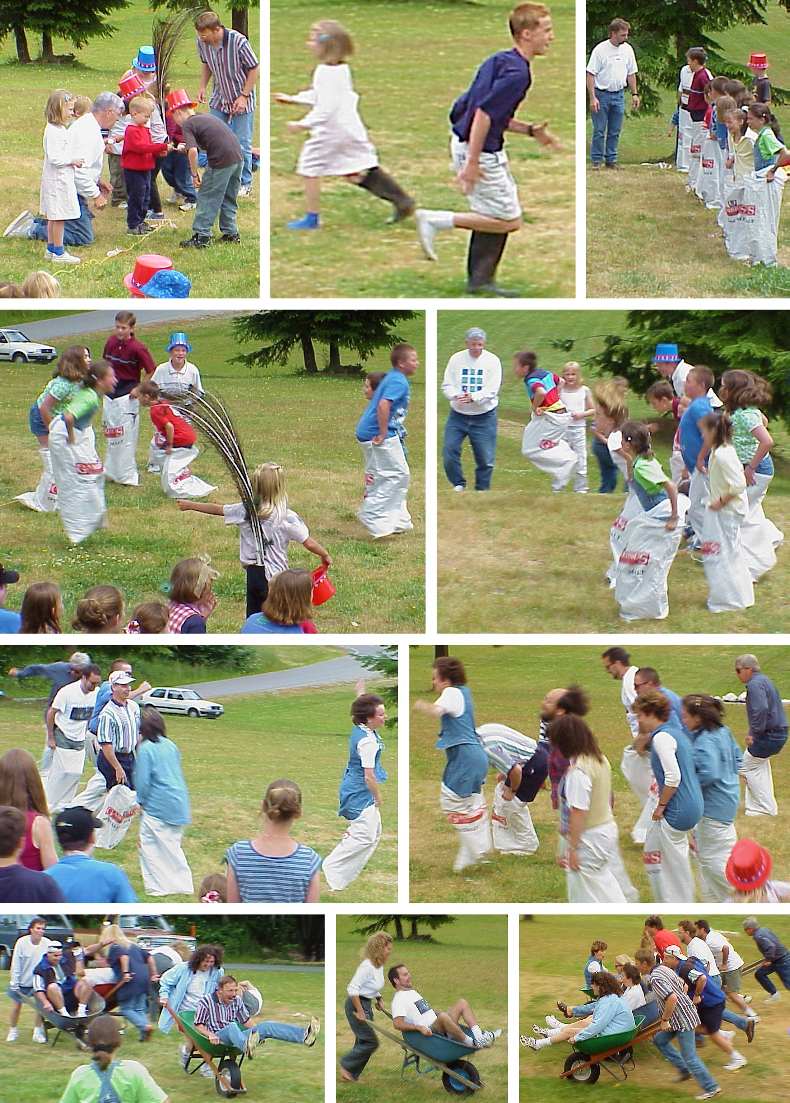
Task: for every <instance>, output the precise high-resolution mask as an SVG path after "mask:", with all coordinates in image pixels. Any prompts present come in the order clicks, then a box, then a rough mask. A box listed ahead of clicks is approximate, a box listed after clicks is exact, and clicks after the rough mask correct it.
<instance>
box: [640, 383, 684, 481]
mask: <svg viewBox="0 0 790 1103" xmlns="http://www.w3.org/2000/svg"><path fill="white" fill-rule="evenodd" d="M645 398H646V400H647V402H648V403H649V405H651V406H652V407H653V409H654V410H655V411H656V413H657V414H661V415H662V416H664V415H666V414H672V419H673V421H674V424H675V433H674V436H673V438H672V455H671V456H670V458H669V473H670V475H671V476H672V479H673V481H674V482H675V483H676V484H677V483H679V482H681V481H682V480H683V479H684V478H688V472H687V471H686V469H685V467H684V466H683V457H682V456H681V454H680V442H679V438H678V429H679V427H680V415H681V413H682V409H683V407H682V405H681V403H682V399H680V398H678V396H677V395H676V394H675V390H674V388H673V386H672V384H671V383H669V382H667V380H666V379H659V380H658V381H657V382H656V383H651V384H650V386H649V387H648V388H647V390H646V391H645ZM648 428H649V429H650V431H651V432H655V431H656V429H657V426H656V425H650V426H648Z"/></svg>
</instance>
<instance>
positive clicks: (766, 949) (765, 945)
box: [743, 915, 790, 1003]
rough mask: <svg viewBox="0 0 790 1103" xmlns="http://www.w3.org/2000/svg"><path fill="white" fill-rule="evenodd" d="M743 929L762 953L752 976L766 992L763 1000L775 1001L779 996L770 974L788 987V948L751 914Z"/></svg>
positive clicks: (789, 983) (789, 962) (789, 970)
mask: <svg viewBox="0 0 790 1103" xmlns="http://www.w3.org/2000/svg"><path fill="white" fill-rule="evenodd" d="M743 929H744V930H745V931H746V933H747V934H748V935H751V937H752V938H753V939H754V941H755V942H756V943H757V949H758V950H759V951H760V953H761V954H762V955H763V960H762V963H761V964H760V966H759V968H757V969H756V970H755V972H754V978H755V980H756V981H757V983H758V984H760V985H762V987H763V988H764V989H765V990H766V992H767V993H768V998H767V999H766V1000H765V1002H766V1003H776V1002H777V1000H779V999H780V998H781V997H780V995H779V992H778V991H777V988H776V985H775V984H774V982H773V981H772V980H771V979H770V974H771V973H776V975H777V976H778V977H779V979H780V980H781V982H782V984H783V985H784V986H785V988H788V989H790V950H788V949H787V947H786V946H785V945H784V943H783V942H780V940H779V939H778V938H777V936H776V935H775V934H774V932H773V931H772V930H771V929H770V928H769V927H761V926H760V924H759V922H758V920H757V919H756V918H755V917H754V916H753V915H750V916H749V917H748V919H744V921H743Z"/></svg>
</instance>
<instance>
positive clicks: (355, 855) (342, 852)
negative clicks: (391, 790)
mask: <svg viewBox="0 0 790 1103" xmlns="http://www.w3.org/2000/svg"><path fill="white" fill-rule="evenodd" d="M380 841H381V814H380V812H379V810H378V808H377V807H376V805H375V804H369V805H368V807H367V808H365V809H364V811H362V812H360V814H359V815H358V816H357V818H356V819H355V820H350V821H349V824H348V827H347V828H346V830H345V833H344V835H343V838H342V839H341V840H340V842H339V843H338V844H337V846H336V847H335V849H334V850H333V851H332V853H331V854H328V855H327V857H326V858H324V861H323V863H322V865H321V868H322V869H323V871H324V877H325V878H326V883H327V884H328V885H329V887H330V889H332V891H333V892H340V891H341V890H342V889H344V888H347V887H348V886H349V885H350V884H351V882H352V881H354V880H356V878H357V877H359V875H360V873H361V872H362V870H363V869H364V868H365V866H366V865H367V864H368V862H369V861H370V859H371V858H372V857H373V854H374V852H375V850H376V847H377V846H378V845H379V842H380Z"/></svg>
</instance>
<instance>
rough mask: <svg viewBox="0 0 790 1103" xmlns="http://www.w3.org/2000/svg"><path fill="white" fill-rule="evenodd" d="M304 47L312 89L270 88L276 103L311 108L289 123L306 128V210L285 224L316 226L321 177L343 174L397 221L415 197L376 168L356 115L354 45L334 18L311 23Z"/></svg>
mask: <svg viewBox="0 0 790 1103" xmlns="http://www.w3.org/2000/svg"><path fill="white" fill-rule="evenodd" d="M307 48H308V49H309V50H310V51H311V52H312V53H313V54H314V55H315V57H316V59H317V60H318V65H317V66H316V68H315V71H314V73H313V85H312V88H308V89H307V90H305V91H304V92H298V93H297V94H296V95H295V96H289V95H286V94H285V93H283V92H277V93H275V96H274V99H275V102H276V103H303V104H307V105H308V106H309V107H310V111H309V112H308V113H307V114H306V115H305V117H304V118H303V119H300V120H299V121H298V122H291V123H288V129H289V130H290V131H292V132H293V133H295V134H298V133H299V132H300V131H302V130H308V131H309V132H310V137H309V138H308V140H307V141H306V142H305V144H304V145H303V146H302V152H301V154H300V155H299V163H298V165H297V167H296V171H297V173H298V174H299V176H301V177H303V179H304V189H305V201H306V206H307V212H306V214H305V215H304V217H303V218H299V219H296V220H295V221H293V222H289V223H288V228H289V229H290V230H317V229H318V227H319V211H320V195H321V177H322V176H345V177H346V179H347V180H349V181H350V182H351V183H352V184H356V185H357V186H358V187H360V188H365V190H366V191H369V192H372V194H373V195H375V196H377V197H378V198H379V199H384V200H386V201H387V202H389V203H391V204H392V216H391V218H390V221H391V222H400V221H401V219H404V218H407V217H408V216H409V215H410V214H411V213H412V212H413V210H414V205H415V204H414V200H413V199H412V198H411V196H409V195H407V194H406V192H404V191H403V189H402V188H401V187H400V186H399V184H398V183H397V182H396V181H395V180H394V179H393V178H392V177H391V176H390V175H389V174H388V173H386V172H384V170H383V169H381V168H380V167H379V161H378V156H377V155H376V150H375V149H374V147H373V145H372V144H371V142H370V139H369V138H368V133H367V130H366V129H365V124H364V123H363V122H362V120H361V119H360V117H359V111H358V104H359V96H358V95H357V93H356V92H355V91H354V86H353V84H352V81H351V69H350V68H349V66H348V65H347V64H346V58H349V57H350V56H351V54H352V53H353V50H354V43H353V42H352V40H351V35H350V34H349V33H348V31H347V30H346V29H345V27H343V26H341V24H340V23H336V22H335V21H334V20H333V19H323V20H321V21H320V22H319V23H314V24H313V26H312V27H311V28H310V34H309V36H308V39H307Z"/></svg>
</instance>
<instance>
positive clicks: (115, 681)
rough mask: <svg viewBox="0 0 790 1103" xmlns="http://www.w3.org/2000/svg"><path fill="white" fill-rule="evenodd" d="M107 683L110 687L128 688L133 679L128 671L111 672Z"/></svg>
mask: <svg viewBox="0 0 790 1103" xmlns="http://www.w3.org/2000/svg"><path fill="white" fill-rule="evenodd" d="M109 681H110V685H111V686H130V685H131V684H132V682H133V681H134V678H133V677H132V675H131V674H130V673H129V671H128V670H113V672H112V674H111V675H110V678H109Z"/></svg>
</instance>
